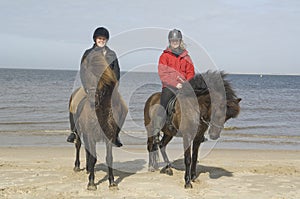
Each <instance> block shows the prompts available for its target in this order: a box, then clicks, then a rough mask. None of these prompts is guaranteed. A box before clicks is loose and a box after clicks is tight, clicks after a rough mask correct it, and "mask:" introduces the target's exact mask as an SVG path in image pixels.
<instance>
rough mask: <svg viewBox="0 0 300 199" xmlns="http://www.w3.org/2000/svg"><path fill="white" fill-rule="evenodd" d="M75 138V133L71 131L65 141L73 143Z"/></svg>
mask: <svg viewBox="0 0 300 199" xmlns="http://www.w3.org/2000/svg"><path fill="white" fill-rule="evenodd" d="M75 139H76V134H75V133H74V132H72V133H70V135H69V136H68V138H67V142H70V143H74V142H75Z"/></svg>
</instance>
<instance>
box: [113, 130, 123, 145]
mask: <svg viewBox="0 0 300 199" xmlns="http://www.w3.org/2000/svg"><path fill="white" fill-rule="evenodd" d="M113 144H114V145H115V146H116V147H121V146H123V144H122V143H121V140H120V137H119V133H118V134H117V137H116V140H115V142H114V143H113Z"/></svg>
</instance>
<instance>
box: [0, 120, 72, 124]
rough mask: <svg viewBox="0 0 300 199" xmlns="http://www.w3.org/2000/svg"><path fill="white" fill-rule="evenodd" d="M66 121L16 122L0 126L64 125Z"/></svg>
mask: <svg viewBox="0 0 300 199" xmlns="http://www.w3.org/2000/svg"><path fill="white" fill-rule="evenodd" d="M67 122H68V121H43V122H35V121H28V122H26V121H17V122H0V125H23V124H64V123H67Z"/></svg>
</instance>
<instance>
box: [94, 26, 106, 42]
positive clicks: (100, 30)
mask: <svg viewBox="0 0 300 199" xmlns="http://www.w3.org/2000/svg"><path fill="white" fill-rule="evenodd" d="M97 37H105V38H106V39H107V40H108V39H109V32H108V30H107V29H106V28H104V27H99V28H97V29H96V30H95V32H94V35H93V39H94V41H96V38H97Z"/></svg>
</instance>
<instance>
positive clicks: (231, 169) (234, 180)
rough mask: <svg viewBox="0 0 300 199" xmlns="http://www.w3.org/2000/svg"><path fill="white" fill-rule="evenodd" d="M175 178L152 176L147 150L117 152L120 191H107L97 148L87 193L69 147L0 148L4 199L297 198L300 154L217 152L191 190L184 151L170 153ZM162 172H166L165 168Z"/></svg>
mask: <svg viewBox="0 0 300 199" xmlns="http://www.w3.org/2000/svg"><path fill="white" fill-rule="evenodd" d="M167 151H168V153H169V155H170V159H171V160H173V161H174V162H173V166H174V168H173V173H174V174H173V176H167V175H166V174H161V173H160V172H159V171H156V172H148V168H147V167H148V155H147V151H146V146H145V145H140V146H130V147H128V146H124V147H122V148H121V149H118V148H114V168H115V170H114V174H115V180H116V182H117V183H118V188H117V189H116V188H115V189H109V187H108V181H107V175H106V171H107V169H106V166H105V164H104V160H105V157H104V155H103V154H105V150H104V147H103V146H99V147H98V156H99V157H98V161H97V164H96V183H97V190H96V191H88V190H87V189H86V186H87V182H88V176H87V174H86V172H85V170H84V167H85V154H84V152H83V150H82V151H81V168H82V171H80V172H77V173H76V172H74V171H73V170H72V169H73V165H74V157H75V156H74V155H75V151H74V148H73V147H72V145H71V144H70V146H69V147H0V179H1V180H0V198H297V197H299V195H300V151H279V150H273V151H271V150H228V149H224V150H222V149H213V150H212V151H211V152H210V153H209V154H208V155H207V156H205V157H204V158H201V159H199V163H198V166H197V169H198V173H197V174H198V175H199V176H198V178H197V179H196V181H195V182H194V183H193V189H184V179H183V176H184V163H183V155H182V150H181V149H178V148H172V147H170V149H168V150H167ZM161 166H163V165H162V164H161Z"/></svg>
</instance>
